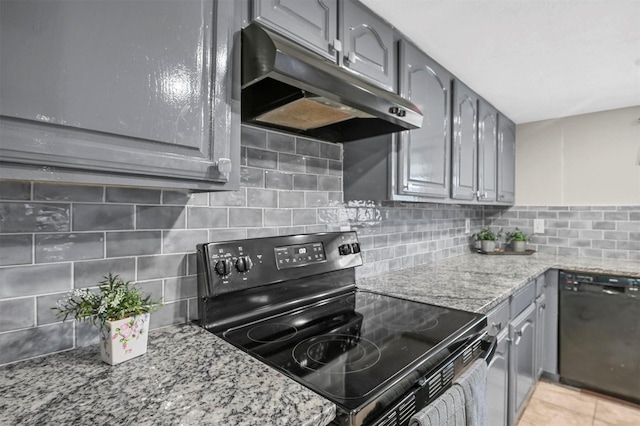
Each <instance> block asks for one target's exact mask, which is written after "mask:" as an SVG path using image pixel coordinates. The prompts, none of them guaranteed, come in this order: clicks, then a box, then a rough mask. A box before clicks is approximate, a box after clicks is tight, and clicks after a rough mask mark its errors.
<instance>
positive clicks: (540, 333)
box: [535, 294, 547, 380]
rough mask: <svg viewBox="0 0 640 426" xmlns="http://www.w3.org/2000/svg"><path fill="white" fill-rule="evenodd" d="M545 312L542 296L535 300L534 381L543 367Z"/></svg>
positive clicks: (543, 297)
mask: <svg viewBox="0 0 640 426" xmlns="http://www.w3.org/2000/svg"><path fill="white" fill-rule="evenodd" d="M546 310H547V302H546V298H545V296H544V294H543V295H542V296H540V297H538V298H537V299H536V357H535V372H536V376H535V377H536V380H537V379H539V378H540V376H541V375H542V369H543V365H544V358H545V356H546V352H545V349H546V348H545V336H544V332H545V330H546V326H545V322H546V318H547V315H546Z"/></svg>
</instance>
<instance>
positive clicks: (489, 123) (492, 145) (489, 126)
mask: <svg viewBox="0 0 640 426" xmlns="http://www.w3.org/2000/svg"><path fill="white" fill-rule="evenodd" d="M497 175H498V111H497V110H496V109H495V108H493V107H492V106H491V105H489V104H488V103H487V102H486V101H485V100H484V99H480V101H479V102H478V197H479V199H480V201H482V202H491V201H496V197H497V193H498V189H497V185H498V176H497Z"/></svg>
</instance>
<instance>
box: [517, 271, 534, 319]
mask: <svg viewBox="0 0 640 426" xmlns="http://www.w3.org/2000/svg"><path fill="white" fill-rule="evenodd" d="M535 296H536V281H535V280H531V281H529V282H528V283H527V285H526V286H525V287H523V288H522V289H520V290H518V291H517V292H516V293H515V294H514V295H513V296H512V299H511V318H515V317H517V316H518V315H519V314H520V312H522V311H524V310H525V309H526V308H527V306H529V305H531V304H532V303H533V301H534V299H535Z"/></svg>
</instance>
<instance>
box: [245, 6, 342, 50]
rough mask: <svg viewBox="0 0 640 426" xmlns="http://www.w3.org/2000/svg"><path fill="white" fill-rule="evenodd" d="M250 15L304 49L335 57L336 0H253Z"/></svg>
mask: <svg viewBox="0 0 640 426" xmlns="http://www.w3.org/2000/svg"><path fill="white" fill-rule="evenodd" d="M251 5H252V11H251V14H252V16H251V18H252V19H253V20H255V21H257V22H260V23H261V24H263V25H265V26H267V27H270V28H271V29H273V30H275V31H278V32H279V33H281V34H283V35H285V36H287V37H289V38H290V39H292V40H294V41H296V42H297V43H299V44H301V45H303V46H305V47H306V48H308V49H310V50H312V51H314V52H316V53H318V54H320V55H322V56H324V57H326V58H327V59H330V60H331V61H333V62H336V60H337V56H336V53H337V50H336V48H337V49H338V50H340V42H339V41H338V2H337V0H311V1H300V0H254V1H253V2H252V3H251Z"/></svg>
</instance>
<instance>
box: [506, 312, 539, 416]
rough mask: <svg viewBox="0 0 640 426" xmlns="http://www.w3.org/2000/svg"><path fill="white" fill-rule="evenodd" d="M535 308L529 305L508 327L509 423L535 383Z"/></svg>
mask: <svg viewBox="0 0 640 426" xmlns="http://www.w3.org/2000/svg"><path fill="white" fill-rule="evenodd" d="M536 313H537V312H536V308H535V305H530V306H529V307H528V308H527V309H525V310H524V311H523V312H522V313H521V314H520V315H518V317H517V318H516V319H514V320H513V321H512V323H511V325H510V326H509V331H510V333H509V334H510V338H511V341H512V345H511V353H510V356H511V358H510V361H511V364H510V375H509V381H510V383H509V389H510V390H509V394H510V404H509V407H510V408H509V411H510V420H509V422H510V423H513V422H514V421H515V419H516V418H517V417H518V414H519V413H520V411H521V410H522V409H523V408H524V403H525V402H526V401H527V397H528V396H529V392H531V391H532V390H533V386H534V384H535V382H536V371H535V343H536Z"/></svg>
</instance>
